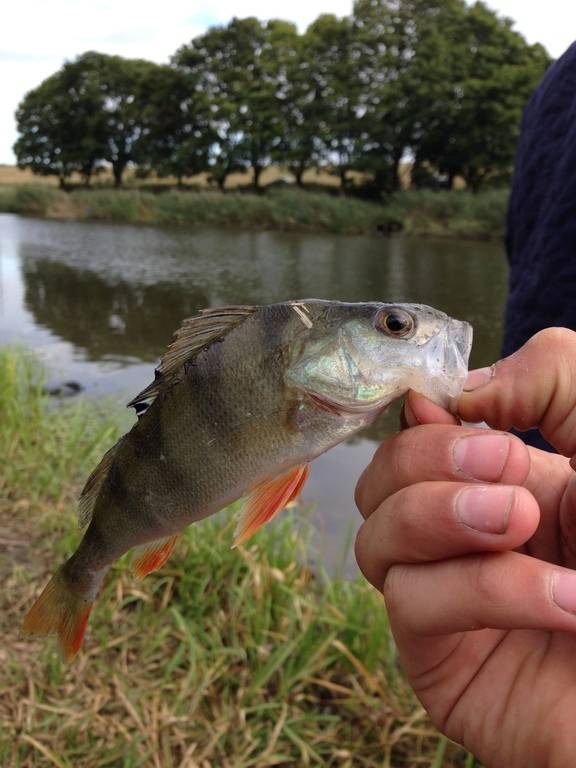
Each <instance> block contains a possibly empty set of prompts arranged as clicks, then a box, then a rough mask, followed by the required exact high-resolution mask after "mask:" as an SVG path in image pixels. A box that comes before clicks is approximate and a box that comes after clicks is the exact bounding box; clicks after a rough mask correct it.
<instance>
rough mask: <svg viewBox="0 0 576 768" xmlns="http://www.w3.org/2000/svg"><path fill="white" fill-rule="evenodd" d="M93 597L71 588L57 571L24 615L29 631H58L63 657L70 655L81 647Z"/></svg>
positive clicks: (44, 632) (69, 656) (26, 628)
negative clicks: (89, 597) (88, 597)
mask: <svg viewBox="0 0 576 768" xmlns="http://www.w3.org/2000/svg"><path fill="white" fill-rule="evenodd" d="M93 605H94V603H93V601H91V600H89V599H87V598H86V597H84V596H83V595H81V594H78V593H77V592H74V591H73V590H72V589H71V588H70V585H69V583H68V581H67V579H66V577H65V576H64V574H63V573H62V569H60V570H59V571H57V572H56V573H55V574H54V576H53V577H52V578H51V579H50V581H49V582H48V584H47V585H46V587H45V589H44V591H43V592H42V594H41V595H40V597H39V598H38V599H37V600H36V602H35V603H34V605H33V606H32V608H30V610H29V611H28V613H27V614H26V617H25V619H24V627H23V629H24V632H25V633H26V634H28V635H52V634H57V635H58V642H59V645H60V649H61V650H62V653H63V654H64V657H65V658H67V659H71V658H72V657H73V656H75V655H76V654H77V653H78V651H79V650H80V646H81V645H82V639H83V638H84V633H85V631H86V625H87V624H88V617H89V616H90V611H91V610H92V606H93Z"/></svg>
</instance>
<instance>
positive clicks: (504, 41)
mask: <svg viewBox="0 0 576 768" xmlns="http://www.w3.org/2000/svg"><path fill="white" fill-rule="evenodd" d="M458 6H460V7H458ZM441 21H442V23H441V24H438V26H437V27H436V29H433V28H431V27H430V26H428V28H427V29H426V31H425V34H424V35H423V39H422V40H421V41H420V44H419V46H418V49H417V51H416V60H415V63H414V68H413V79H412V82H416V81H417V83H418V84H419V85H418V86H416V85H415V87H417V88H418V90H419V93H420V96H419V99H418V106H419V114H420V123H419V126H418V131H417V132H416V133H415V137H414V142H413V149H414V155H415V158H416V161H417V165H421V164H423V163H428V164H429V165H431V166H433V167H435V168H437V169H438V171H439V172H440V173H441V174H445V175H446V177H447V178H448V182H449V185H450V186H451V185H452V182H453V179H454V177H455V176H456V175H461V176H462V177H463V178H464V179H465V180H466V183H467V185H468V187H469V188H470V189H472V190H473V191H476V190H478V189H480V187H481V186H482V184H483V183H484V181H485V180H486V179H487V178H490V177H491V176H501V175H503V174H504V175H505V174H508V173H510V170H511V168H512V164H513V159H514V152H515V147H516V141H517V136H518V130H519V123H520V117H521V113H522V110H523V108H524V105H525V104H526V102H527V100H528V98H529V96H530V94H531V93H532V91H533V90H534V88H535V87H536V84H537V83H538V81H539V79H540V78H541V77H542V75H543V73H544V70H545V69H546V67H547V66H548V64H549V63H550V59H549V57H548V55H547V53H546V51H545V50H544V49H543V48H542V46H540V45H532V46H530V45H528V44H527V43H526V41H525V40H524V38H523V37H522V36H521V35H520V34H519V33H517V32H515V31H514V30H513V29H512V22H511V21H510V20H509V19H502V18H499V17H498V16H497V15H496V13H494V12H493V11H492V10H490V9H489V8H487V7H486V6H485V5H484V4H483V3H479V2H478V3H475V4H474V5H473V6H471V7H466V6H464V5H462V4H456V5H455V6H451V7H450V6H449V8H448V12H447V13H445V14H444V16H443V17H442V20H441Z"/></svg>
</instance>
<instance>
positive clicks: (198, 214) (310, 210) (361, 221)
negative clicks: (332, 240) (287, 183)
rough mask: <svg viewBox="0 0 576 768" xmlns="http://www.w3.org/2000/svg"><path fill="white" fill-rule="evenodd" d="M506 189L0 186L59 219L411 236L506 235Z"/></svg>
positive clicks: (5, 197) (7, 200)
mask: <svg viewBox="0 0 576 768" xmlns="http://www.w3.org/2000/svg"><path fill="white" fill-rule="evenodd" d="M506 199H507V193H506V192H505V191H502V190H497V191H489V192H485V193H482V194H478V195H472V194H469V193H467V192H464V191H453V192H428V191H405V192H400V193H398V194H397V195H396V196H395V197H393V198H391V199H390V200H389V201H388V202H387V203H386V204H382V205H380V204H376V203H369V202H364V201H361V200H358V199H354V198H350V197H341V196H337V195H331V194H327V193H321V192H310V191H302V190H297V189H283V190H273V191H269V192H268V193H266V194H262V195H255V194H250V193H240V192H229V193H226V194H220V193H216V192H206V191H198V192H193V191H175V190H169V191H166V192H162V193H160V194H153V193H151V192H146V191H143V190H134V189H131V190H113V189H94V190H75V191H73V192H70V193H66V192H62V191H61V190H58V189H55V188H53V187H49V186H34V185H20V186H4V187H0V211H4V212H10V213H19V214H24V215H30V216H41V217H47V218H56V219H78V220H95V221H111V222H122V223H128V224H153V225H160V226H171V227H199V226H217V227H241V228H244V229H273V230H286V231H304V232H333V233H338V234H357V233H375V232H376V231H377V230H378V228H379V227H380V228H382V227H383V228H384V230H387V229H388V227H389V226H391V227H392V228H393V229H402V230H403V231H404V232H405V233H406V234H408V235H412V236H448V237H468V238H482V239H484V238H496V237H501V236H502V233H503V228H504V216H505V208H506Z"/></svg>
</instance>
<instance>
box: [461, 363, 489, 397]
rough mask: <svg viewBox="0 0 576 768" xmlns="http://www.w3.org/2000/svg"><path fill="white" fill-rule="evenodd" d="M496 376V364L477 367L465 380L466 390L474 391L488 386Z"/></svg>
mask: <svg viewBox="0 0 576 768" xmlns="http://www.w3.org/2000/svg"><path fill="white" fill-rule="evenodd" d="M493 378H494V366H493V365H491V366H489V367H488V368H476V370H475V371H470V372H469V373H468V377H467V378H466V381H465V382H464V392H473V391H474V390H475V389H480V387H484V386H486V384H488V383H489V382H490V381H491V380H492V379H493Z"/></svg>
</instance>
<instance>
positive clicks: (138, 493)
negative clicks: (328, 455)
mask: <svg viewBox="0 0 576 768" xmlns="http://www.w3.org/2000/svg"><path fill="white" fill-rule="evenodd" d="M471 341H472V329H471V327H470V326H469V325H468V324H467V323H463V322H460V321H458V320H453V319H452V318H450V317H448V316H447V315H445V314H444V313H442V312H439V311H438V310H435V309H432V308H431V307H426V306H424V305H420V304H383V303H376V302H374V303H359V304H349V303H343V302H334V301H320V300H316V299H310V300H305V301H288V302H283V303H280V304H271V305H266V306H238V307H221V308H214V309H208V310H204V311H203V312H201V313H200V314H199V315H198V316H196V317H192V318H190V319H188V320H185V321H184V323H183V325H182V327H181V328H180V329H179V330H178V332H177V333H176V334H175V337H174V340H173V342H172V344H171V345H170V346H169V347H168V350H167V352H166V354H165V356H164V358H163V359H162V361H161V363H160V365H159V367H158V368H157V370H156V374H155V379H154V381H153V382H152V383H151V384H150V385H149V386H148V387H146V389H144V390H143V391H142V392H141V393H140V394H139V395H137V396H136V397H135V398H134V399H133V400H132V401H131V402H130V403H129V405H130V406H132V407H134V408H135V409H136V412H137V414H138V421H137V422H136V423H135V424H134V426H133V427H132V429H131V430H130V432H128V434H126V435H124V436H123V437H122V438H120V440H119V441H118V442H117V443H116V445H115V446H113V447H112V448H111V449H110V450H109V451H108V452H107V453H106V454H105V455H104V456H103V458H102V460H101V462H100V464H99V465H98V466H97V467H96V469H95V470H94V471H93V472H92V474H91V475H90V477H89V478H88V480H87V482H86V484H85V486H84V489H83V491H82V494H81V496H80V502H79V517H80V523H81V525H83V526H87V527H86V531H85V534H84V537H83V539H82V541H81V542H80V544H79V546H78V548H77V550H76V551H75V552H74V554H73V555H72V556H71V557H70V558H69V560H67V561H66V563H64V565H63V566H62V567H61V568H60V569H59V570H58V571H57V572H56V574H55V575H54V576H53V578H52V579H51V581H50V582H49V583H48V585H47V586H46V588H45V590H44V591H43V592H42V594H41V595H40V597H39V598H38V599H37V601H36V602H35V603H34V605H33V606H32V608H31V609H30V611H29V613H28V614H27V616H26V618H25V620H24V630H25V632H27V633H30V634H51V633H55V634H57V635H58V638H59V643H60V647H61V649H62V651H63V654H64V655H65V656H66V657H71V656H74V655H75V654H76V653H77V651H78V650H79V648H80V645H81V643H82V638H83V636H84V632H85V629H86V624H87V622H88V617H89V614H90V610H91V608H92V605H93V603H94V601H95V599H96V597H97V595H98V592H99V591H100V588H101V585H102V582H103V579H104V576H105V574H106V572H107V570H108V569H109V568H110V566H111V564H112V563H113V562H114V561H115V560H117V559H118V558H119V557H121V556H122V555H123V554H124V553H125V552H127V551H128V550H130V549H132V548H133V547H139V551H138V553H137V555H136V557H135V559H134V561H133V569H134V570H135V572H136V574H137V575H138V576H139V577H141V578H143V577H144V576H146V574H148V573H151V572H152V571H155V570H156V569H158V568H160V567H161V566H162V565H163V564H164V563H165V562H166V560H167V559H168V558H169V557H170V554H171V552H172V550H173V548H174V545H175V542H176V540H177V537H178V534H179V533H180V532H181V531H182V530H183V529H184V528H186V526H188V525H190V524H191V523H194V522H196V521H198V520H201V519H202V518H204V517H207V516H208V515H212V514H213V513H214V512H217V511H218V510H220V509H223V508H224V507H226V506H227V505H229V504H230V503H232V502H233V501H235V500H236V499H240V498H244V503H243V506H242V509H241V513H240V518H239V523H238V528H237V531H236V540H235V545H237V544H240V543H242V542H244V541H245V540H246V539H247V538H248V537H249V536H251V535H252V534H253V533H254V532H255V531H256V530H258V528H260V527H261V526H262V525H263V524H264V523H266V522H268V521H269V520H271V519H272V518H273V517H274V515H275V514H276V513H277V512H278V511H280V510H281V509H282V508H283V507H285V506H286V504H288V503H289V502H290V501H291V500H292V499H294V498H296V497H297V496H298V495H299V493H300V491H301V490H302V487H303V485H304V483H305V481H306V478H307V476H308V471H309V469H308V465H309V462H310V461H311V460H312V459H314V458H315V457H316V456H318V455H320V454H321V453H323V452H324V451H327V450H328V449H329V448H331V447H333V446H334V445H337V444H338V443H340V442H342V441H343V440H345V439H346V438H347V437H349V436H350V435H351V434H353V433H354V432H357V431H358V430H359V429H361V428H362V427H364V426H366V425H367V424H369V423H370V422H372V421H373V420H374V419H375V418H376V417H377V416H378V415H379V414H380V413H382V412H383V411H384V410H385V409H386V408H387V407H388V406H389V405H390V403H391V402H393V401H394V400H396V399H397V398H398V397H400V396H402V395H403V394H404V393H405V392H406V391H407V390H408V389H414V390H416V391H417V392H420V393H421V394H423V395H426V396H428V397H429V398H431V399H432V400H434V401H435V402H437V403H438V404H440V405H443V406H445V407H448V406H449V405H450V403H451V401H452V400H453V399H455V398H457V397H458V395H459V394H460V392H461V389H462V385H463V382H464V379H465V376H466V371H467V362H468V355H469V352H470V345H471Z"/></svg>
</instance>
